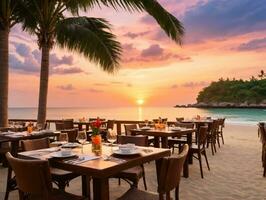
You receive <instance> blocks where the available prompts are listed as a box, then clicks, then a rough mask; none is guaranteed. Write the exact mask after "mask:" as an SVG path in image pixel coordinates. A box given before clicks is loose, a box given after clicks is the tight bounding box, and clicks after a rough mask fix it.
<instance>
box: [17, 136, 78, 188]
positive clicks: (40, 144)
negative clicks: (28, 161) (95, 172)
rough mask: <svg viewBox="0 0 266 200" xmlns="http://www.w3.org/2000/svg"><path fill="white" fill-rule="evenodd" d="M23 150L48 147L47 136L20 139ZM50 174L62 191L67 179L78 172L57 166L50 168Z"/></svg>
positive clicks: (72, 177)
mask: <svg viewBox="0 0 266 200" xmlns="http://www.w3.org/2000/svg"><path fill="white" fill-rule="evenodd" d="M21 145H22V149H23V151H33V150H38V149H45V148H49V146H50V141H49V138H42V139H34V140H22V141H21ZM51 176H52V180H53V182H54V183H55V184H56V185H57V186H58V188H59V189H60V190H62V191H64V190H65V187H66V186H67V185H69V181H71V180H72V179H74V178H76V177H78V176H80V175H79V174H76V173H73V172H70V171H65V170H61V169H57V168H51Z"/></svg>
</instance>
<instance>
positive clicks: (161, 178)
mask: <svg viewBox="0 0 266 200" xmlns="http://www.w3.org/2000/svg"><path fill="white" fill-rule="evenodd" d="M188 150H189V147H188V145H187V144H186V145H184V148H183V151H182V152H181V153H180V154H179V155H172V156H170V157H167V158H163V159H162V162H161V167H160V170H159V173H158V174H159V175H158V189H157V191H158V193H159V194H155V193H151V192H146V191H141V190H138V189H137V188H131V189H129V190H128V191H127V192H126V193H125V194H124V195H123V196H122V197H120V198H118V200H136V199H139V200H156V199H159V200H163V199H164V195H166V200H170V199H171V197H170V191H171V190H173V189H175V199H176V200H178V199H179V183H180V178H181V172H182V168H183V165H184V162H185V160H186V157H187V154H188Z"/></svg>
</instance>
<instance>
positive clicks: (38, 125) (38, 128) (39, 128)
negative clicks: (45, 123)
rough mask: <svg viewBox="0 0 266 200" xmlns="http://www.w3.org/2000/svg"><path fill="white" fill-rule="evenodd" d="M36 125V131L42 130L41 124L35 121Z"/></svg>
mask: <svg viewBox="0 0 266 200" xmlns="http://www.w3.org/2000/svg"><path fill="white" fill-rule="evenodd" d="M36 127H37V130H38V131H40V130H42V124H39V123H37V125H36Z"/></svg>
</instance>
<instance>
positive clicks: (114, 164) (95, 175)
mask: <svg viewBox="0 0 266 200" xmlns="http://www.w3.org/2000/svg"><path fill="white" fill-rule="evenodd" d="M113 148H114V149H115V148H118V147H113ZM137 148H138V149H139V154H136V155H131V156H129V155H123V156H121V155H120V156H119V155H116V154H112V152H111V147H110V146H107V145H103V147H102V155H108V156H109V160H108V159H105V157H106V156H100V157H99V158H98V159H94V160H88V161H86V162H83V163H80V164H74V163H69V162H68V161H67V160H66V159H55V158H52V153H47V154H44V155H37V156H36V151H31V152H21V153H19V157H22V158H24V159H25V158H26V159H42V160H48V161H49V163H50V165H51V166H53V167H56V168H59V169H64V170H68V171H72V172H75V173H78V174H81V175H82V193H83V196H88V195H90V194H88V193H87V188H88V187H89V185H88V180H90V177H92V179H93V199H94V200H109V182H108V180H109V178H110V177H112V176H113V175H115V174H117V173H119V172H121V171H122V170H125V169H129V168H131V167H135V166H139V165H141V164H144V163H147V162H151V161H156V169H157V173H158V171H159V169H160V165H161V159H162V158H163V157H166V156H170V155H171V152H170V150H169V149H161V148H153V147H137ZM72 151H73V152H74V153H76V154H77V155H78V156H79V157H82V156H86V155H90V156H94V154H93V153H92V152H91V144H87V145H84V148H83V153H82V151H81V148H74V149H73V150H72ZM31 153H32V154H31ZM34 155H35V156H34Z"/></svg>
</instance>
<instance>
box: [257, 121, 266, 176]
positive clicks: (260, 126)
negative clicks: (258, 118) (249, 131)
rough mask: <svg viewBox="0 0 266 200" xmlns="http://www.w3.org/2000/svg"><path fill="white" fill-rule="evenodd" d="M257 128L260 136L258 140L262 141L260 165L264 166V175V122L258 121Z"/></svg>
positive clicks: (265, 150) (265, 162)
mask: <svg viewBox="0 0 266 200" xmlns="http://www.w3.org/2000/svg"><path fill="white" fill-rule="evenodd" d="M258 126H259V128H258V134H259V137H260V141H261V143H262V149H261V161H262V166H263V168H264V170H263V176H264V177H265V176H266V130H265V123H259V125H258Z"/></svg>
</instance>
